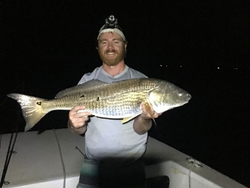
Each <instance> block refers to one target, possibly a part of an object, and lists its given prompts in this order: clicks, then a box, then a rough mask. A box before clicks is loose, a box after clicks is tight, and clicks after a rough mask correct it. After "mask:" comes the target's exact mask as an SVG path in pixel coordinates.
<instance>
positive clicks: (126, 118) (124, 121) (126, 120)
mask: <svg viewBox="0 0 250 188" xmlns="http://www.w3.org/2000/svg"><path fill="white" fill-rule="evenodd" d="M139 114H140V113H139ZM139 114H135V115H133V116H130V117H125V118H123V119H122V123H123V124H124V123H127V122H129V121H130V120H132V119H134V118H135V117H136V116H138V115H139Z"/></svg>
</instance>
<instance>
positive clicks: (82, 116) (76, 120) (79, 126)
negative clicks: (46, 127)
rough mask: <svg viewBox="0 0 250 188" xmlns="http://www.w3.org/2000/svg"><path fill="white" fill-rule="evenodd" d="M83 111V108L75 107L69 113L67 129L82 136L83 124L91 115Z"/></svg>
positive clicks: (84, 128)
mask: <svg viewBox="0 0 250 188" xmlns="http://www.w3.org/2000/svg"><path fill="white" fill-rule="evenodd" d="M85 109H86V108H85V106H76V107H74V108H72V109H71V110H70V111H69V121H68V127H69V128H70V129H71V130H73V131H74V132H76V133H78V134H83V133H84V132H85V131H86V126H85V123H86V121H88V120H89V116H91V115H92V114H91V112H89V111H85Z"/></svg>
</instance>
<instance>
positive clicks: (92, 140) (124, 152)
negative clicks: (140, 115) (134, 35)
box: [78, 66, 148, 161]
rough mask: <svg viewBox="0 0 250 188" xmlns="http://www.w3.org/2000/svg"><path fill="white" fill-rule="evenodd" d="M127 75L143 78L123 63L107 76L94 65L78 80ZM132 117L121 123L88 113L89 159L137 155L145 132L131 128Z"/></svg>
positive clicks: (109, 79) (109, 80)
mask: <svg viewBox="0 0 250 188" xmlns="http://www.w3.org/2000/svg"><path fill="white" fill-rule="evenodd" d="M131 78H147V76H145V75H144V74H142V73H140V72H138V71H136V70H134V69H132V68H130V67H128V66H126V67H125V69H124V71H123V72H121V73H120V74H119V75H116V76H111V75H109V74H107V73H106V72H105V71H104V69H103V68H102V66H101V67H97V68H96V69H95V70H94V71H93V72H92V73H87V74H85V75H83V77H82V78H81V80H80V81H79V83H78V84H82V83H85V82H87V81H89V80H93V79H97V80H101V81H103V82H106V83H112V82H116V81H121V80H127V79H131ZM133 123H134V120H132V121H129V122H128V123H125V124H122V122H121V119H118V120H114V119H105V118H98V117H91V118H90V122H89V123H88V124H87V131H86V133H85V154H86V156H87V158H89V159H93V160H97V161H99V160H101V159H112V158H114V159H123V160H126V161H131V160H136V159H138V158H140V157H141V156H142V155H143V153H144V152H145V149H146V142H147V136H148V135H147V133H145V134H143V135H138V134H137V133H136V132H135V131H134V129H133Z"/></svg>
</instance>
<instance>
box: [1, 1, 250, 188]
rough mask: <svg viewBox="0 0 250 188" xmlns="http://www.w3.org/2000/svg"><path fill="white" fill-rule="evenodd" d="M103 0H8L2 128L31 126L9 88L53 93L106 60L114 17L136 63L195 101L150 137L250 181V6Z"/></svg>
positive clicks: (54, 122)
mask: <svg viewBox="0 0 250 188" xmlns="http://www.w3.org/2000/svg"><path fill="white" fill-rule="evenodd" d="M100 2H102V1H100ZM100 2H97V1H94V2H91V3H90V1H63V0H59V1H55V0H50V1H41V0H36V1H0V7H1V13H2V14H1V29H0V32H1V33H0V37H1V38H0V40H1V41H0V43H1V46H0V47H1V53H0V58H1V59H0V61H1V69H0V84H1V85H0V86H1V90H0V91H1V92H0V117H1V118H0V131H1V132H0V133H6V132H11V130H12V129H13V127H14V126H15V125H16V124H17V123H18V125H19V130H22V129H23V127H24V120H23V119H22V117H21V116H20V113H21V111H20V108H19V106H18V105H17V103H16V102H15V101H12V100H11V99H8V98H7V97H6V94H8V93H11V92H21V93H24V94H28V95H34V96H38V97H43V98H53V97H54V96H55V94H56V93H57V92H58V91H60V90H62V89H65V88H67V87H71V86H73V85H75V84H76V83H77V82H78V80H79V79H80V77H81V76H82V75H83V74H84V73H86V72H90V71H92V70H93V69H94V68H95V67H96V66H99V65H100V64H101V62H100V60H99V57H98V54H97V51H96V49H95V47H96V37H97V34H98V31H99V29H100V27H101V26H102V25H103V24H104V19H105V18H107V17H108V16H109V15H110V14H114V15H115V16H116V17H117V18H118V22H119V25H120V26H121V27H122V28H123V30H124V33H125V35H126V37H127V39H128V42H129V43H128V54H127V58H126V62H127V64H128V65H129V66H131V67H133V68H135V69H137V70H140V71H141V72H143V73H145V74H147V75H148V76H149V77H155V78H162V79H166V80H168V81H171V82H173V83H175V84H176V85H179V86H181V87H182V88H184V89H186V90H187V91H189V92H190V93H191V94H192V97H193V98H192V100H191V101H190V103H189V104H187V105H185V106H183V107H181V108H178V109H174V110H171V111H169V112H166V113H164V114H163V115H162V116H161V117H160V118H159V119H157V124H158V126H157V127H153V128H152V130H151V131H150V135H151V136H153V137H155V138H157V139H159V140H161V141H163V142H165V143H167V144H169V145H171V146H173V147H175V148H176V149H179V150H181V151H182V152H185V153H187V154H188V155H191V156H193V157H194V158H196V159H198V160H200V161H201V162H204V163H205V164H207V165H210V166H211V167H212V168H215V169H216V170H218V171H220V172H223V173H225V174H226V175H228V176H230V177H232V178H233V179H236V180H237V181H240V182H241V183H243V184H245V185H248V186H249V185H250V182H249V178H248V177H247V174H250V171H249V166H250V162H249V158H250V155H249V153H250V152H249V146H248V145H247V144H246V143H249V141H250V140H249V135H250V132H249V129H248V128H249V122H250V118H249V117H250V109H249V106H250V100H249V96H250V95H249V94H250V91H249V88H250V53H249V52H250V35H249V33H250V27H249V25H250V2H249V1H238V0H233V1H230V2H229V1H222V0H217V1H215V0H214V1H198V0H194V1H157V2H152V3H145V1H141V0H140V1H135V2H133V3H130V4H128V3H127V1H107V2H105V3H104V2H102V3H100ZM218 67H220V69H218ZM66 121H67V112H52V113H50V114H48V115H47V116H46V117H45V118H44V119H43V120H41V122H39V123H38V125H37V126H36V130H43V131H44V130H46V129H51V128H59V127H66Z"/></svg>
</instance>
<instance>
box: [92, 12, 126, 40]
mask: <svg viewBox="0 0 250 188" xmlns="http://www.w3.org/2000/svg"><path fill="white" fill-rule="evenodd" d="M106 32H115V33H117V34H119V35H120V36H121V37H122V39H123V40H124V41H126V37H125V35H124V34H123V31H122V28H121V27H120V26H119V25H118V20H117V18H115V16H113V15H110V16H109V18H106V19H105V24H104V25H103V26H102V27H101V29H100V30H99V34H98V36H97V40H98V39H99V37H100V35H101V34H102V33H106Z"/></svg>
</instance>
